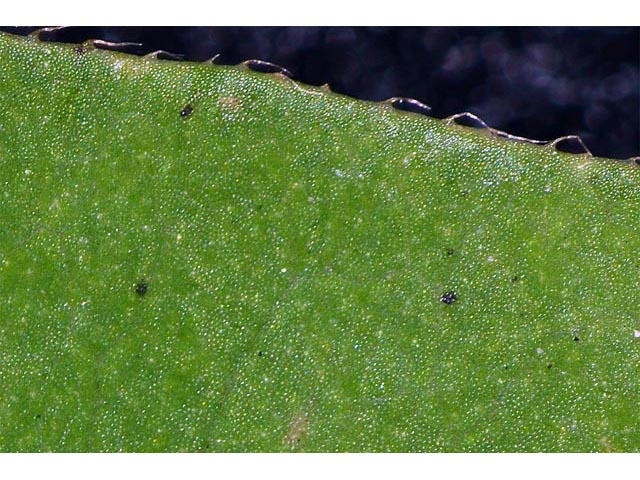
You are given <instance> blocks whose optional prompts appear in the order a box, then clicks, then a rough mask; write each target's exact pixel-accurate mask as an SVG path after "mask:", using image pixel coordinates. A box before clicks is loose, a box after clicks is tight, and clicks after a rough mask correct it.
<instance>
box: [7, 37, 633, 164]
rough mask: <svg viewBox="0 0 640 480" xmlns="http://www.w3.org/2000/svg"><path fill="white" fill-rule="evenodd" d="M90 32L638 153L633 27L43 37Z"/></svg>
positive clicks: (542, 136)
mask: <svg viewBox="0 0 640 480" xmlns="http://www.w3.org/2000/svg"><path fill="white" fill-rule="evenodd" d="M35 28H36V27H2V28H1V29H2V30H4V31H8V32H11V33H18V34H28V33H30V32H31V31H33V30H34V29H35ZM90 38H99V39H102V40H108V41H112V42H138V43H141V44H142V47H139V48H129V49H127V51H128V52H130V53H136V54H145V53H149V52H152V51H155V50H166V51H169V52H171V53H175V54H180V55H182V56H183V58H184V59H185V60H192V61H203V60H206V59H208V58H211V57H213V56H214V55H216V54H220V56H219V57H218V59H217V60H216V62H217V63H221V64H236V63H239V62H241V61H244V60H247V59H260V60H266V61H269V62H273V63H276V64H278V65H280V66H282V67H284V68H286V69H288V70H289V71H290V72H292V73H293V76H294V78H295V79H296V80H299V81H301V82H304V83H307V84H311V85H321V84H324V83H328V84H329V85H330V86H331V88H332V90H334V91H336V92H339V93H343V94H346V95H349V96H352V97H356V98H360V99H364V100H385V99H387V98H389V97H393V96H398V97H413V98H416V99H417V100H420V101H421V102H423V103H426V104H427V105H429V106H431V107H432V111H431V114H432V115H433V116H435V117H446V116H449V115H452V114H454V113H459V112H463V111H469V112H471V113H473V114H475V115H478V116H479V117H481V118H482V119H483V120H484V121H485V122H486V123H487V124H489V125H490V126H492V127H495V128H498V129H500V130H504V131H506V132H509V133H511V134H514V135H519V136H524V137H527V138H532V139H538V140H549V139H554V138H557V137H560V136H563V135H579V136H580V137H581V138H582V140H583V141H584V143H585V144H586V145H587V147H588V148H589V149H590V150H591V151H592V152H593V153H594V154H595V155H599V156H605V157H613V158H628V157H632V156H638V155H640V27H606V28H605V27H589V28H578V27H553V28H551V27H517V28H516V27H514V28H497V27H490V28H489V27H487V28H484V27H482V28H480V27H77V28H69V29H65V30H62V31H58V32H55V33H52V34H49V35H48V36H47V39H48V40H51V41H61V42H74V43H77V42H82V41H84V40H87V39H90Z"/></svg>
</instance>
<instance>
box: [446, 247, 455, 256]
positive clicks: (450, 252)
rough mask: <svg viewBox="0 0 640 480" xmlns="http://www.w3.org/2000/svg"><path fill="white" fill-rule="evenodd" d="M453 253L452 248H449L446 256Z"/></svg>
mask: <svg viewBox="0 0 640 480" xmlns="http://www.w3.org/2000/svg"><path fill="white" fill-rule="evenodd" d="M454 253H455V252H454V251H453V248H449V249H448V250H447V255H449V256H451V255H453V254H454Z"/></svg>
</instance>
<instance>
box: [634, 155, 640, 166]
mask: <svg viewBox="0 0 640 480" xmlns="http://www.w3.org/2000/svg"><path fill="white" fill-rule="evenodd" d="M635 162H636V165H640V157H638V158H636V159H635Z"/></svg>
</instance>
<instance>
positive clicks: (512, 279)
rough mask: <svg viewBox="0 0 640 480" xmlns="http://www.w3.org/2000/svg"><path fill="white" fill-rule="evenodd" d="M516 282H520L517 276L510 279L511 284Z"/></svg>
mask: <svg viewBox="0 0 640 480" xmlns="http://www.w3.org/2000/svg"><path fill="white" fill-rule="evenodd" d="M518 280H520V277H519V276H518V275H514V276H513V277H511V283H517V282H518Z"/></svg>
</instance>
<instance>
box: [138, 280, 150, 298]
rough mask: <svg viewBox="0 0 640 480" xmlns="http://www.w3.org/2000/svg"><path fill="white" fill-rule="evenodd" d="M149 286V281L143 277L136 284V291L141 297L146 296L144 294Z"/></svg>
mask: <svg viewBox="0 0 640 480" xmlns="http://www.w3.org/2000/svg"><path fill="white" fill-rule="evenodd" d="M147 288H148V286H147V282H145V281H144V279H142V280H140V281H139V282H138V283H137V284H136V293H137V294H138V295H140V296H141V297H144V295H145V294H146V293H147Z"/></svg>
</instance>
